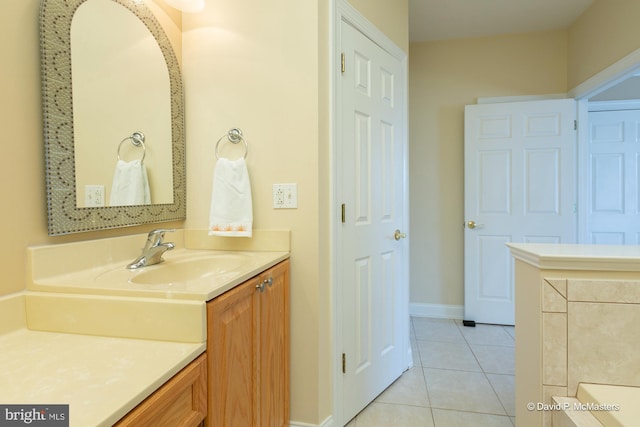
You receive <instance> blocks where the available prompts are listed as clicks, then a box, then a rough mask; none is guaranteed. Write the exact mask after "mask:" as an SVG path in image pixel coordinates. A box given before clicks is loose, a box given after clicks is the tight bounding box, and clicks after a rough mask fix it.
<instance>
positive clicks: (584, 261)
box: [507, 243, 640, 272]
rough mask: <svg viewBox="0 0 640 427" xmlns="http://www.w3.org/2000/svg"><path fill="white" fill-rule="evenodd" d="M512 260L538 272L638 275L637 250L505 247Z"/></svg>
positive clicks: (639, 252) (639, 250)
mask: <svg viewBox="0 0 640 427" xmlns="http://www.w3.org/2000/svg"><path fill="white" fill-rule="evenodd" d="M507 246H508V247H509V248H510V249H511V254H512V255H513V257H514V258H516V259H518V260H521V261H524V262H526V263H528V264H531V265H533V266H535V267H538V268H540V269H549V270H596V271H638V272H640V246H630V245H629V246H622V245H577V244H575V245H574V244H542V243H509V244H507Z"/></svg>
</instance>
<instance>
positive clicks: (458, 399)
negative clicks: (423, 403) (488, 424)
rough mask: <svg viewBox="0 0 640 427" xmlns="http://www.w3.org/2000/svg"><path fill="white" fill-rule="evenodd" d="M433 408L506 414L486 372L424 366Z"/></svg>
mask: <svg viewBox="0 0 640 427" xmlns="http://www.w3.org/2000/svg"><path fill="white" fill-rule="evenodd" d="M424 372H425V380H426V382H427V391H428V393H429V399H430V401H431V407H432V408H440V409H454V410H459V411H472V412H483V413H489V414H498V415H506V413H505V410H504V408H503V407H502V404H501V403H500V400H498V396H497V395H496V393H495V392H494V391H493V388H492V387H491V384H489V380H487V377H486V376H485V375H484V374H483V373H482V372H466V371H452V370H446V369H431V368H424Z"/></svg>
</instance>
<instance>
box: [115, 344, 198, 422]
mask: <svg viewBox="0 0 640 427" xmlns="http://www.w3.org/2000/svg"><path fill="white" fill-rule="evenodd" d="M206 358H207V356H206V354H203V355H201V356H200V357H198V358H197V359H196V360H194V361H193V362H191V363H190V364H189V365H188V366H187V367H185V368H184V369H183V370H181V371H180V372H178V373H177V374H176V375H175V376H173V377H172V378H171V379H170V380H169V381H167V382H166V383H165V384H164V385H162V387H160V388H159V389H158V390H156V391H155V392H154V393H153V394H152V395H151V396H149V397H148V398H147V399H145V400H144V401H143V402H142V403H140V404H139V405H138V406H136V407H135V408H134V409H133V410H132V411H131V412H129V413H128V414H127V415H126V416H125V417H124V418H122V419H121V420H120V421H118V422H117V423H116V424H115V426H116V427H125V426H126V427H138V426H140V427H142V426H149V427H176V426H180V427H195V426H199V425H200V423H201V422H202V420H203V419H204V417H205V415H206V413H207V364H206Z"/></svg>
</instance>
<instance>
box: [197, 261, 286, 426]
mask: <svg viewBox="0 0 640 427" xmlns="http://www.w3.org/2000/svg"><path fill="white" fill-rule="evenodd" d="M207 335H208V336H207V357H208V375H209V386H208V405H207V406H208V415H207V418H206V419H205V425H206V426H210V427H227V426H228V427H232V426H233V427H249V426H253V427H286V426H288V425H289V260H285V261H283V262H281V263H279V264H278V265H276V266H274V267H272V268H270V269H269V270H266V271H265V272H263V273H262V274H260V275H258V276H256V277H254V278H253V279H250V280H248V281H246V282H244V283H242V284H240V285H238V286H236V287H235V288H233V289H232V290H230V291H228V292H226V293H224V294H223V295H220V296H219V297H217V298H215V299H213V300H211V301H210V302H209V303H207Z"/></svg>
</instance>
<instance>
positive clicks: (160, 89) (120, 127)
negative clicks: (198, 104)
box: [40, 0, 186, 235]
mask: <svg viewBox="0 0 640 427" xmlns="http://www.w3.org/2000/svg"><path fill="white" fill-rule="evenodd" d="M40 24H41V25H40V31H41V34H40V36H41V66H42V84H43V86H42V93H43V111H44V117H43V118H44V142H45V157H46V159H45V160H46V181H47V201H48V220H49V234H50V235H57V234H66V233H73V232H81V231H90V230H98V229H105V228H115V227H123V226H129V225H138V224H144V223H151V222H163V221H173V220H181V219H184V218H185V216H186V194H185V193H186V189H185V186H186V185H185V184H186V183H185V175H186V171H185V162H184V159H185V142H184V110H183V108H184V107H183V91H182V77H181V74H180V66H179V62H178V60H177V57H176V54H175V52H174V50H173V49H172V46H171V43H170V41H169V39H168V37H167V35H166V34H165V32H164V30H163V28H162V27H161V25H160V23H159V21H158V19H156V17H155V16H154V14H153V12H152V11H151V10H150V9H149V8H148V7H147V6H145V4H144V3H143V2H142V1H141V0H43V1H42V3H41V13H40Z"/></svg>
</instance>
